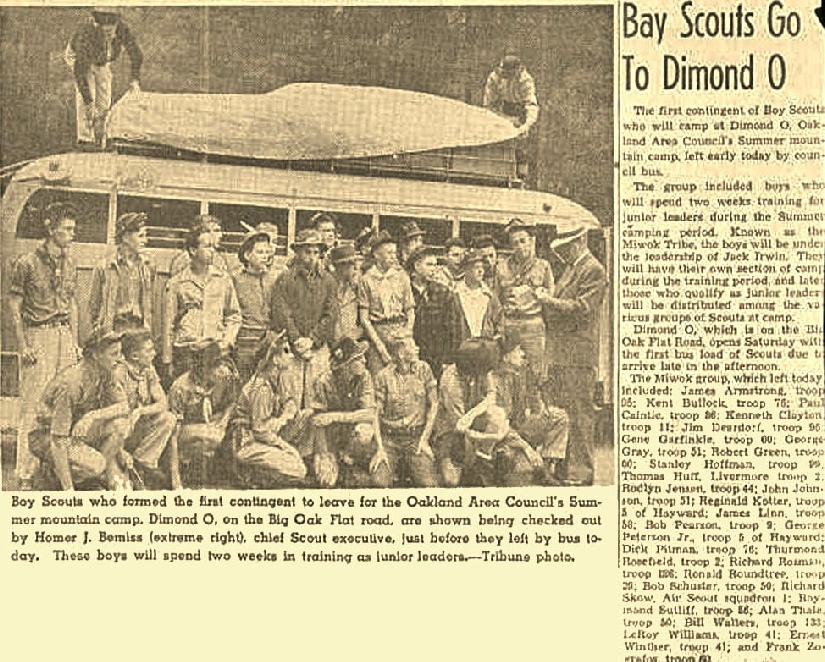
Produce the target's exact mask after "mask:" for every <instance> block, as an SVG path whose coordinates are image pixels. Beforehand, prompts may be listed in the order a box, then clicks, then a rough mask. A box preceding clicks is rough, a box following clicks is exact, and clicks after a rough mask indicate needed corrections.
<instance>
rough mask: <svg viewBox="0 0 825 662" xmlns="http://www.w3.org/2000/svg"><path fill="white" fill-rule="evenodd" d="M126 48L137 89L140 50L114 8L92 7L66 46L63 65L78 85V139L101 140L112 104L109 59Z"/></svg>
mask: <svg viewBox="0 0 825 662" xmlns="http://www.w3.org/2000/svg"><path fill="white" fill-rule="evenodd" d="M124 48H125V49H126V52H127V53H128V54H129V60H130V61H131V63H132V80H131V89H132V90H133V91H135V92H139V91H140V67H141V65H142V64H143V53H142V52H141V50H140V46H138V43H137V40H136V39H135V37H134V35H133V34H132V31H131V30H130V29H129V26H128V25H126V23H124V22H123V21H121V20H120V13H119V12H118V11H117V10H116V9H115V8H114V7H95V8H94V10H92V15H91V16H90V17H89V19H88V20H86V21H85V22H84V23H83V24H82V25H81V26H80V27H79V28H78V29H77V31H76V32H75V33H74V35H73V36H72V39H71V41H70V42H69V45H68V46H67V47H66V53H65V60H66V64H68V65H69V67H70V68H71V70H72V73H73V74H74V79H75V85H76V87H77V94H76V101H77V103H76V105H77V142H78V143H79V144H81V145H82V144H94V143H100V140H101V138H102V137H103V132H104V129H105V124H106V116H107V115H108V113H109V108H111V106H112V62H114V61H115V60H117V58H118V57H119V56H120V52H121V50H122V49H124Z"/></svg>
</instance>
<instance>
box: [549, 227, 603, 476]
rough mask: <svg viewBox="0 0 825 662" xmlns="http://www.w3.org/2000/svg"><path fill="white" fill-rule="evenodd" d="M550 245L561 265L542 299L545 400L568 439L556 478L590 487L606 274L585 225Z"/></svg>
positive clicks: (562, 235)
mask: <svg viewBox="0 0 825 662" xmlns="http://www.w3.org/2000/svg"><path fill="white" fill-rule="evenodd" d="M550 247H551V249H552V250H553V251H555V253H556V254H557V255H558V256H559V258H560V259H561V260H562V261H563V262H564V263H565V265H566V268H565V270H564V271H563V272H562V274H561V276H559V280H558V283H556V292H555V294H554V295H553V296H552V297H548V298H547V299H545V300H544V301H543V304H544V306H545V315H546V319H547V323H548V334H549V335H548V340H547V343H548V344H547V353H548V356H549V364H550V382H549V384H548V393H547V396H548V401H549V402H553V403H554V404H555V405H557V406H558V407H562V408H563V409H565V410H566V411H567V414H568V416H569V417H570V443H569V446H568V450H567V457H566V458H565V460H564V462H563V464H564V465H565V466H564V467H563V469H562V470H561V475H560V477H561V478H562V479H563V480H564V481H565V482H566V483H568V484H571V485H590V484H592V483H593V469H594V466H593V465H594V462H593V459H594V458H593V451H594V449H593V437H594V433H595V409H594V404H593V398H594V390H595V384H596V368H597V366H598V361H599V324H600V318H601V315H600V313H601V304H602V300H603V299H604V295H605V291H606V289H607V274H606V273H605V270H604V267H603V266H602V265H601V264H600V263H599V261H598V260H597V259H596V258H595V257H594V256H593V254H592V253H591V252H590V249H589V248H588V246H587V227H586V226H581V227H577V228H574V229H572V230H569V231H567V232H562V233H560V234H559V235H558V236H557V237H556V238H555V239H554V240H553V241H552V242H551V244H550Z"/></svg>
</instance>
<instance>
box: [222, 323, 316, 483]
mask: <svg viewBox="0 0 825 662" xmlns="http://www.w3.org/2000/svg"><path fill="white" fill-rule="evenodd" d="M287 351H288V343H287V340H286V336H285V335H284V334H281V335H279V336H277V337H276V338H274V339H273V340H272V341H271V342H269V343H266V344H264V345H262V346H261V348H260V350H259V352H258V359H259V360H258V363H257V367H256V369H255V373H254V375H253V376H252V378H251V379H250V380H249V381H248V382H247V383H246V384H245V385H244V387H243V389H242V390H241V394H240V396H238V401H237V403H236V404H235V408H234V410H233V413H232V419H231V421H230V423H229V434H230V435H235V438H236V448H235V452H236V459H237V461H238V463H239V464H240V465H241V466H242V467H243V469H244V471H243V473H242V477H243V478H244V479H245V480H246V481H249V482H251V483H253V484H254V485H255V486H257V487H285V486H287V485H296V484H301V483H303V480H304V478H305V477H306V466H305V465H304V462H303V460H302V459H301V455H300V453H299V452H298V450H297V449H296V448H295V447H294V446H293V445H292V444H291V443H290V441H295V439H293V438H292V437H291V436H290V434H289V433H290V432H291V431H294V430H295V425H294V422H295V420H296V416H297V415H298V403H297V402H296V401H295V398H294V394H295V391H296V387H295V385H294V383H293V382H294V380H295V375H294V372H293V371H291V370H290V369H289V368H290V366H291V361H289V359H288V357H287V355H286V352H287ZM287 438H289V440H288V439H287Z"/></svg>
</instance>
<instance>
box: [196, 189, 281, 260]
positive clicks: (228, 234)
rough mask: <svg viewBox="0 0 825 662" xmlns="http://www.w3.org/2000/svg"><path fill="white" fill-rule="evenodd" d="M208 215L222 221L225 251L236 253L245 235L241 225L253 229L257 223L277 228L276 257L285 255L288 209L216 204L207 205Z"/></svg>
mask: <svg viewBox="0 0 825 662" xmlns="http://www.w3.org/2000/svg"><path fill="white" fill-rule="evenodd" d="M209 213H210V214H211V215H212V216H217V217H218V218H219V219H221V221H223V230H224V238H223V247H224V249H225V250H231V251H237V249H238V248H239V247H240V244H241V241H243V237H244V236H245V235H246V234H247V230H246V228H244V226H243V224H242V223H241V221H243V223H245V224H246V225H250V226H252V227H253V228H254V227H257V226H258V224H259V223H263V222H268V223H273V224H274V225H276V226H277V227H278V251H277V254H278V255H286V244H287V239H286V235H287V226H288V223H289V210H288V209H274V208H272V207H255V206H252V205H230V204H224V203H218V202H210V203H209Z"/></svg>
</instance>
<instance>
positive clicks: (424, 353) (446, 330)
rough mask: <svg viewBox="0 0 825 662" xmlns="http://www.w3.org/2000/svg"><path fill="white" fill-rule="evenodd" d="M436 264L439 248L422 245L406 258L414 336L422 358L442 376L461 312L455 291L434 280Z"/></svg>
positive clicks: (452, 345) (450, 360) (451, 349)
mask: <svg viewBox="0 0 825 662" xmlns="http://www.w3.org/2000/svg"><path fill="white" fill-rule="evenodd" d="M437 268H438V261H437V259H436V252H435V250H433V249H431V248H426V247H423V248H419V249H418V250H417V251H416V252H415V253H413V254H412V255H411V256H410V259H409V260H408V261H407V271H409V272H410V274H411V276H410V280H411V283H412V294H413V299H414V301H415V322H414V324H413V338H414V339H415V342H416V344H417V345H418V347H419V349H420V350H421V359H422V360H423V361H426V362H427V363H429V365H430V368H432V371H433V374H434V375H435V378H436V379H440V378H441V372H442V370H444V366H445V365H446V364H448V363H452V361H453V352H454V351H455V344H456V343H455V331H456V327H457V318H458V315H459V313H458V303H457V301H456V299H455V297H454V295H453V293H452V292H451V291H450V290H449V289H448V288H447V287H446V286H444V285H442V284H441V283H438V282H436V281H435V280H434V277H435V271H436V269H437Z"/></svg>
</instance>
